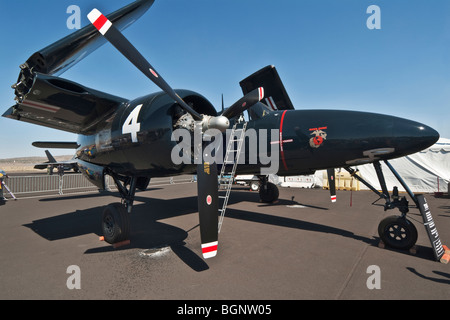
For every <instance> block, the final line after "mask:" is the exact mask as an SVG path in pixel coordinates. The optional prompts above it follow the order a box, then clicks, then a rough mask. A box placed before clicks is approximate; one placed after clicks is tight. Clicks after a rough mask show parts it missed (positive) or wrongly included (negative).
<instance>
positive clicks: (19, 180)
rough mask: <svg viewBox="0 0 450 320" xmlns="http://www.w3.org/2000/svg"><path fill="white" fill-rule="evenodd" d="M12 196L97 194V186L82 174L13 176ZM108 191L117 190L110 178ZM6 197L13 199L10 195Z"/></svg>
mask: <svg viewBox="0 0 450 320" xmlns="http://www.w3.org/2000/svg"><path fill="white" fill-rule="evenodd" d="M193 181H194V179H193V177H192V176H178V177H165V178H152V179H151V181H150V184H149V187H151V186H156V185H168V184H175V183H188V182H193ZM4 183H5V184H6V185H7V186H8V188H9V190H10V191H11V193H12V194H14V195H15V196H16V198H18V199H20V198H21V197H24V196H25V195H26V196H31V195H39V194H55V193H56V194H60V195H62V194H67V193H73V192H77V193H78V192H95V191H97V190H98V188H97V187H96V186H94V185H93V184H91V183H90V182H89V181H88V180H87V179H86V178H85V177H84V176H83V175H82V174H81V173H77V174H65V175H63V176H59V175H35V176H13V177H11V176H10V177H8V178H6V179H5V180H4ZM105 183H106V186H107V188H106V190H108V191H115V190H117V188H116V185H115V184H114V180H113V179H112V177H110V176H106V178H105ZM4 195H5V197H6V198H7V199H8V198H11V195H10V194H8V193H5V194H4Z"/></svg>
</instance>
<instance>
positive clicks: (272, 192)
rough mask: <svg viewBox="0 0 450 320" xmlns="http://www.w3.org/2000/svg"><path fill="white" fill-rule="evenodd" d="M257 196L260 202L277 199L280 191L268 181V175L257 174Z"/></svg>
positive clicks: (269, 201)
mask: <svg viewBox="0 0 450 320" xmlns="http://www.w3.org/2000/svg"><path fill="white" fill-rule="evenodd" d="M258 178H259V186H260V187H259V198H260V199H261V202H264V203H272V202H275V201H277V200H278V197H279V196H280V191H279V190H278V187H277V186H276V185H275V184H273V183H272V182H269V181H268V176H259V177H258Z"/></svg>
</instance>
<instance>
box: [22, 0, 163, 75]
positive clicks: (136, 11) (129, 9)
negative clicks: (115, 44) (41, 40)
mask: <svg viewBox="0 0 450 320" xmlns="http://www.w3.org/2000/svg"><path fill="white" fill-rule="evenodd" d="M153 2H154V0H138V1H135V2H133V3H131V4H129V5H127V6H125V7H123V8H121V9H119V10H117V11H115V12H113V13H111V14H109V15H107V17H108V19H109V20H111V22H112V23H114V24H115V25H116V27H118V28H119V29H120V30H124V29H125V28H127V27H128V26H130V25H131V24H132V23H133V22H134V21H136V20H137V19H138V18H140V17H141V16H142V15H143V14H144V13H145V12H146V11H147V10H148V8H150V6H151V5H152V4H153ZM104 43H106V40H105V39H104V38H103V37H102V36H101V35H100V33H98V32H97V29H95V27H94V26H93V25H92V24H90V23H89V24H88V25H87V26H86V27H84V28H82V29H80V30H78V31H76V32H74V33H72V34H70V35H68V36H66V37H64V38H62V39H61V40H59V41H56V42H55V43H53V44H51V45H49V46H47V47H45V48H43V49H41V50H39V51H37V52H35V53H34V54H33V55H32V56H31V57H30V58H29V59H28V60H27V62H26V63H25V64H26V66H27V68H29V69H32V70H33V71H34V72H40V73H44V74H49V75H55V76H58V75H61V74H62V73H63V72H64V71H66V70H68V69H69V68H70V67H72V66H73V65H75V64H76V63H77V62H79V61H81V60H82V59H84V58H85V57H87V56H88V55H89V54H90V53H92V52H93V51H95V50H96V49H98V48H99V47H100V46H101V45H103V44H104Z"/></svg>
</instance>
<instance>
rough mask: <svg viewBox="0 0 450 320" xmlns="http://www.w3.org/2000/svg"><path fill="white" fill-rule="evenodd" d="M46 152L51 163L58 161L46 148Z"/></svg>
mask: <svg viewBox="0 0 450 320" xmlns="http://www.w3.org/2000/svg"><path fill="white" fill-rule="evenodd" d="M45 154H46V155H47V158H48V161H50V162H51V163H53V162H56V159H55V158H53V156H52V154H51V153H50V151H48V150H45Z"/></svg>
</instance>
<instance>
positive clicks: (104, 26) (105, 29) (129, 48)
mask: <svg viewBox="0 0 450 320" xmlns="http://www.w3.org/2000/svg"><path fill="white" fill-rule="evenodd" d="M88 19H89V21H90V22H91V23H92V24H93V25H94V27H95V28H97V30H98V31H99V32H100V33H101V34H102V35H103V36H104V37H105V38H106V40H108V41H109V42H110V43H111V44H112V45H113V46H114V47H116V49H117V50H119V51H120V53H122V54H123V55H124V56H125V57H126V58H127V59H128V60H129V61H130V62H131V63H133V64H134V65H135V66H136V67H137V68H138V69H139V70H140V71H141V72H142V73H143V74H145V75H146V76H147V78H149V79H150V80H151V81H153V83H155V84H156V85H157V86H158V87H160V88H161V89H162V90H163V91H164V92H166V93H167V94H168V95H169V96H170V97H171V98H172V99H174V100H175V101H176V102H177V103H178V104H179V105H180V107H182V108H183V109H184V110H186V111H187V112H188V113H190V114H191V115H192V117H193V118H194V120H197V121H200V120H202V119H203V117H202V115H200V114H199V113H198V112H196V111H195V110H194V109H192V108H191V107H190V106H189V105H188V104H187V103H186V102H184V101H183V99H181V98H180V97H179V96H178V94H177V93H176V92H175V91H174V90H173V89H172V88H171V87H170V86H169V85H168V84H167V82H166V81H165V80H164V78H162V77H161V76H160V75H159V74H158V73H157V72H156V71H155V68H153V67H152V65H151V64H150V63H149V62H148V61H147V60H146V59H145V58H144V57H143V56H142V55H141V53H140V52H139V51H138V50H137V49H136V48H135V47H134V46H133V45H132V44H131V43H130V42H129V41H128V39H127V38H125V37H124V35H123V34H122V33H121V32H120V31H119V30H118V29H117V28H116V27H115V26H114V25H113V24H112V23H111V21H109V20H108V18H106V17H105V16H104V15H103V14H102V13H101V12H100V11H98V10H97V9H93V10H92V11H91V12H90V13H89V14H88Z"/></svg>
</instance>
